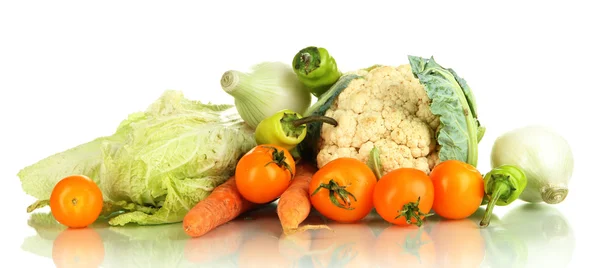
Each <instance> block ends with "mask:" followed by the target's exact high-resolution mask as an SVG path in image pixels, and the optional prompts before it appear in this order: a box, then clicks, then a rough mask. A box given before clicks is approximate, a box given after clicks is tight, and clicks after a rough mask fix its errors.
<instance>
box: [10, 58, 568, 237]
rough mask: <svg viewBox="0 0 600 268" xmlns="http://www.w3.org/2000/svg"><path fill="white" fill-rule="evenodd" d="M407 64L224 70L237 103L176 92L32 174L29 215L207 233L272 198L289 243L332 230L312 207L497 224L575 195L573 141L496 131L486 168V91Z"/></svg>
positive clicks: (432, 66) (399, 220) (416, 221)
mask: <svg viewBox="0 0 600 268" xmlns="http://www.w3.org/2000/svg"><path fill="white" fill-rule="evenodd" d="M408 62H409V64H404V65H400V66H396V67H393V66H382V65H373V66H370V67H368V68H365V69H361V70H356V71H353V72H342V71H340V69H339V68H338V66H337V63H336V61H335V59H334V58H333V56H332V55H331V54H329V52H328V51H327V50H326V49H324V48H317V47H306V48H303V49H301V50H300V51H298V52H297V53H296V54H295V55H294V57H293V59H292V64H291V65H288V64H285V63H281V62H263V63H259V64H257V65H256V66H254V68H253V69H252V71H250V72H247V73H244V72H240V71H236V70H229V71H226V72H225V73H224V74H223V76H222V77H221V86H222V89H223V90H224V91H225V92H227V93H228V94H230V95H231V96H232V97H233V98H234V104H235V105H225V104H221V105H217V104H205V103H201V102H199V101H193V100H188V99H186V98H185V97H184V96H183V94H182V93H181V92H177V91H167V92H165V94H164V95H163V96H162V97H161V98H160V99H158V100H157V101H156V102H155V103H153V104H151V105H150V106H149V107H148V109H147V110H146V111H145V112H138V113H134V114H131V115H129V116H128V118H127V119H125V120H124V121H123V122H122V123H121V124H120V125H119V126H118V127H117V129H116V131H115V133H114V134H113V135H112V136H107V137H101V138H98V139H96V140H93V141H90V142H88V143H86V144H82V145H80V146H78V147H75V148H72V149H69V150H66V151H64V152H61V153H58V154H55V155H52V156H49V157H48V158H46V159H43V160H41V161H39V162H38V163H35V164H33V165H31V166H28V167H26V168H24V169H22V170H21V171H20V172H19V174H18V176H19V177H20V179H21V182H22V185H23V189H24V190H25V192H26V193H28V194H30V195H32V196H34V197H36V198H37V199H38V201H37V202H35V203H34V204H32V205H31V206H29V207H28V211H29V212H31V211H33V210H35V209H38V208H41V207H44V206H47V205H49V206H50V209H51V211H52V214H53V215H54V217H55V218H56V220H57V221H59V222H60V223H62V224H64V225H66V226H69V227H74V228H76V227H85V226H88V225H90V224H91V223H92V222H94V221H96V220H97V219H98V218H105V219H108V222H109V224H111V225H113V226H122V225H125V224H130V223H131V224H140V225H153V224H162V223H177V222H181V223H182V225H183V228H184V230H185V232H186V233H187V234H188V235H189V236H192V237H199V236H202V235H204V234H206V233H207V232H209V231H211V230H213V229H215V228H217V227H218V226H220V225H223V224H225V223H227V222H229V221H232V220H233V219H236V218H237V217H239V216H240V215H242V214H243V213H245V212H248V211H250V210H252V209H255V208H259V207H260V206H262V205H265V204H269V203H273V202H277V215H278V216H279V219H280V222H281V226H282V229H283V231H284V233H286V234H290V233H294V232H299V231H302V230H306V229H313V228H328V227H327V226H326V225H319V226H313V225H304V226H302V223H303V222H304V220H305V219H306V218H307V217H308V215H309V213H310V212H311V210H312V209H315V210H316V211H318V212H319V213H320V214H322V215H323V216H324V217H326V218H328V219H330V220H333V221H336V222H339V223H351V222H357V221H360V220H361V219H363V218H364V217H366V216H367V215H368V214H369V213H370V212H371V211H373V210H375V211H376V212H377V214H378V215H380V216H381V218H382V219H383V220H385V221H387V222H389V223H391V224H395V225H402V226H408V225H416V226H419V227H420V226H421V225H422V224H423V222H424V221H425V220H426V218H427V217H428V216H431V215H433V214H437V215H439V216H441V217H442V218H446V219H464V218H467V217H470V216H471V215H473V214H474V213H475V211H476V210H477V209H478V208H479V207H480V206H482V205H485V206H486V207H487V208H486V212H485V214H484V215H483V217H482V219H481V223H480V225H481V226H482V227H485V226H488V225H489V224H490V219H491V216H492V213H493V209H494V206H507V205H509V204H511V203H512V202H514V201H515V200H517V199H521V200H523V201H526V202H532V203H538V202H545V203H548V204H558V203H560V202H562V201H563V200H564V199H565V198H566V196H567V194H568V183H569V180H570V178H571V175H572V172H573V156H572V152H571V149H570V147H569V145H568V143H567V142H566V141H565V140H564V138H562V137H561V136H560V135H559V134H557V133H556V132H554V131H553V130H551V129H549V128H545V127H541V126H528V127H522V128H517V129H514V130H512V131H510V132H507V133H505V134H504V135H502V136H500V137H498V138H497V140H496V142H495V143H494V146H493V149H492V154H491V163H492V169H491V170H489V171H486V172H485V173H481V172H480V171H479V170H477V160H478V144H479V141H480V140H481V139H482V138H483V136H484V134H485V128H484V127H483V126H482V125H481V123H480V121H479V119H478V114H477V107H476V102H475V97H474V94H473V91H472V90H471V88H470V87H469V86H468V85H467V83H466V81H465V80H463V79H462V78H460V77H459V76H458V75H457V73H456V72H455V71H454V70H452V69H446V68H444V67H442V66H441V65H439V64H438V63H437V62H435V61H434V59H433V58H430V59H425V58H420V57H414V56H409V57H408ZM313 97H316V98H317V101H316V102H314V103H311V99H312V98H313ZM234 108H235V109H234Z"/></svg>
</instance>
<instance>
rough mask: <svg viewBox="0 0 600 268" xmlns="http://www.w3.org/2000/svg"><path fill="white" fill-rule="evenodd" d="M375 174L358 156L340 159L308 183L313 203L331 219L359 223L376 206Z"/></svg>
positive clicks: (328, 165) (316, 174)
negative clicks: (374, 200) (374, 195)
mask: <svg viewBox="0 0 600 268" xmlns="http://www.w3.org/2000/svg"><path fill="white" fill-rule="evenodd" d="M375 183H377V178H376V177H375V174H374V173H373V171H371V169H370V168H369V166H367V164H365V163H363V162H361V161H360V160H358V159H355V158H346V157H343V158H337V159H335V160H332V161H330V162H329V163H327V164H326V165H325V166H323V167H322V168H321V169H319V170H318V171H317V172H316V173H315V174H314V175H313V178H312V180H311V181H310V185H309V193H311V196H310V202H311V204H312V205H313V207H314V208H315V209H316V210H317V211H319V213H321V214H323V216H325V217H327V218H328V219H331V220H334V221H337V222H344V223H349V222H356V221H359V220H361V219H363V218H364V217H366V216H367V215H368V214H369V212H371V210H372V209H373V188H374V187H375Z"/></svg>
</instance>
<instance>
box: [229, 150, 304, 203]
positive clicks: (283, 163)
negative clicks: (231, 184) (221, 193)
mask: <svg viewBox="0 0 600 268" xmlns="http://www.w3.org/2000/svg"><path fill="white" fill-rule="evenodd" d="M295 174H296V163H295V162H294V158H293V157H292V155H291V154H290V152H289V151H288V150H286V149H284V148H283V147H280V146H277V145H272V144H264V145H258V146H256V147H254V148H253V149H252V150H250V151H248V153H246V154H245V155H244V156H242V158H241V159H240V161H239V162H238V164H237V166H236V169H235V182H236V186H237V188H238V190H239V192H240V194H241V195H242V196H243V197H244V198H245V199H246V200H248V201H250V202H253V203H256V204H265V203H270V202H272V201H274V200H275V199H277V198H279V196H281V194H283V192H284V191H285V190H286V189H287V188H288V187H289V186H290V183H291V182H292V178H293V177H294V175H295Z"/></svg>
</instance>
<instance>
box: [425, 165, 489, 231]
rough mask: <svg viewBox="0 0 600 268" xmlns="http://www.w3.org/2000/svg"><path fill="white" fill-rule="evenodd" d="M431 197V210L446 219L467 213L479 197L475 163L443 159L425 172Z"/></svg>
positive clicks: (472, 210)
mask: <svg viewBox="0 0 600 268" xmlns="http://www.w3.org/2000/svg"><path fill="white" fill-rule="evenodd" d="M429 176H430V178H431V181H432V182H433V188H434V191H435V200H434V202H433V210H434V211H435V213H436V214H438V215H440V216H441V217H443V218H446V219H453V220H458V219H465V218H467V217H469V216H471V215H472V214H473V213H475V211H476V210H477V209H478V208H479V206H480V205H481V201H482V200H483V195H484V189H483V177H482V175H481V173H479V171H477V169H475V167H473V166H471V165H469V164H467V163H465V162H462V161H458V160H446V161H444V162H442V163H440V164H439V165H437V166H436V167H434V168H433V170H432V171H431V173H430V174H429Z"/></svg>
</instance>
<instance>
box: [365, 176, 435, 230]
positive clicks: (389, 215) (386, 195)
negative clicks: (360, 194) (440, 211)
mask: <svg viewBox="0 0 600 268" xmlns="http://www.w3.org/2000/svg"><path fill="white" fill-rule="evenodd" d="M433 202H434V191H433V184H432V183H431V180H430V179H429V177H428V176H427V174H425V172H423V171H421V170H418V169H414V168H399V169H396V170H393V171H391V172H388V173H387V174H385V175H384V176H382V177H381V178H380V179H379V181H378V182H377V184H376V185H375V190H374V192H373V204H374V206H375V210H377V213H378V214H379V215H380V216H381V217H382V218H383V219H384V220H386V221H388V222H390V223H393V224H396V225H410V224H417V225H420V222H421V220H423V219H424V218H425V215H426V214H427V213H429V211H430V210H431V207H432V205H433ZM405 208H408V209H409V210H408V211H409V212H408V214H409V215H402V213H400V211H402V210H403V209H405ZM417 208H418V209H417ZM411 210H412V211H413V212H412V213H411V212H410V211H411ZM407 216H408V217H409V218H410V219H407ZM417 217H418V218H417ZM407 220H410V222H409V221H407Z"/></svg>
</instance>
